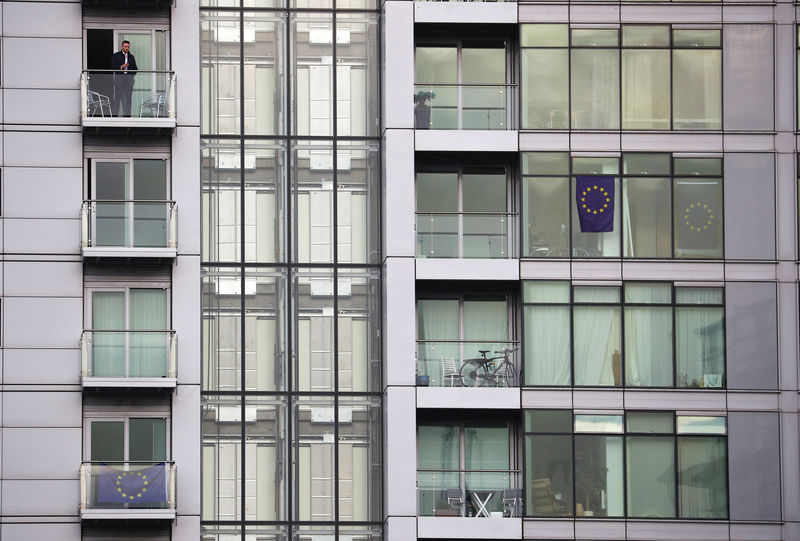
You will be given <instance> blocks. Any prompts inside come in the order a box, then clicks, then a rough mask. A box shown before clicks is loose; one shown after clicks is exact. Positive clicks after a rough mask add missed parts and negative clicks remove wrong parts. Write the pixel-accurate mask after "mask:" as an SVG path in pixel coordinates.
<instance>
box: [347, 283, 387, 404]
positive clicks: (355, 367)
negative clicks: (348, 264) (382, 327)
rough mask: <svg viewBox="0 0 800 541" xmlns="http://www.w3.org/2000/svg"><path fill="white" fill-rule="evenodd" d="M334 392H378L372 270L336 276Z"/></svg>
mask: <svg viewBox="0 0 800 541" xmlns="http://www.w3.org/2000/svg"><path fill="white" fill-rule="evenodd" d="M337 279H338V284H339V285H338V290H337V293H338V308H339V313H338V314H337V329H338V352H337V363H338V376H339V379H338V390H339V391H340V392H342V391H345V392H356V391H360V392H368V391H379V390H380V381H381V363H380V360H381V336H380V332H378V329H379V326H378V321H379V320H380V297H381V289H380V282H379V274H378V271H377V270H375V269H346V270H345V269H340V270H339V273H338V278H337Z"/></svg>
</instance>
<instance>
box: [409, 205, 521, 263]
mask: <svg viewBox="0 0 800 541" xmlns="http://www.w3.org/2000/svg"><path fill="white" fill-rule="evenodd" d="M515 217H516V214H515V213H509V212H497V213H492V212H443V213H428V212H418V213H417V257H426V258H487V259H506V258H509V257H511V253H512V248H513V239H512V236H513V235H512V232H513V229H512V227H510V225H509V223H510V222H511V220H512V219H514V218H515Z"/></svg>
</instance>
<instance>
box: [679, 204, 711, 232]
mask: <svg viewBox="0 0 800 541" xmlns="http://www.w3.org/2000/svg"><path fill="white" fill-rule="evenodd" d="M690 217H691V218H690ZM698 218H699V223H698V224H695V221H697V219H698ZM683 220H684V222H685V224H686V227H687V228H688V229H689V231H697V232H698V233H699V232H702V231H707V230H708V228H709V226H710V225H711V223H712V222H713V221H714V211H713V210H711V208H710V207H709V206H708V205H707V204H705V203H701V202H699V201H698V202H697V203H691V204H690V205H689V206H688V207H686V209H685V210H684V211H683Z"/></svg>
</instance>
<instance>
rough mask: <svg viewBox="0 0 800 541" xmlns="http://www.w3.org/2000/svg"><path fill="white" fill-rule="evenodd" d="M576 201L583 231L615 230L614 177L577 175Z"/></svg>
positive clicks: (603, 231) (600, 231)
mask: <svg viewBox="0 0 800 541" xmlns="http://www.w3.org/2000/svg"><path fill="white" fill-rule="evenodd" d="M575 202H576V203H577V204H578V217H579V219H580V222H581V231H582V232H583V233H605V232H607V231H613V230H614V177H598V176H580V177H576V182H575Z"/></svg>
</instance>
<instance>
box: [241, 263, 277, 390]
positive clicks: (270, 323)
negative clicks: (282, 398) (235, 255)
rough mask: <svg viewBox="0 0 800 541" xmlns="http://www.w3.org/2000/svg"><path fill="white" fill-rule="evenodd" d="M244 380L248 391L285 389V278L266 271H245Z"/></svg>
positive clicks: (275, 272)
mask: <svg viewBox="0 0 800 541" xmlns="http://www.w3.org/2000/svg"><path fill="white" fill-rule="evenodd" d="M245 288H247V289H249V291H248V295H246V296H245V297H244V303H245V315H244V325H245V329H244V332H245V340H244V344H245V351H244V371H245V374H244V378H245V389H246V390H248V391H280V390H284V389H286V372H287V369H286V360H285V357H286V342H285V334H286V330H285V325H286V321H285V319H286V316H285V312H284V311H285V306H284V303H283V302H282V299H283V298H285V295H286V275H285V274H284V272H282V271H276V270H273V269H269V268H259V269H247V270H246V274H245Z"/></svg>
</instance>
